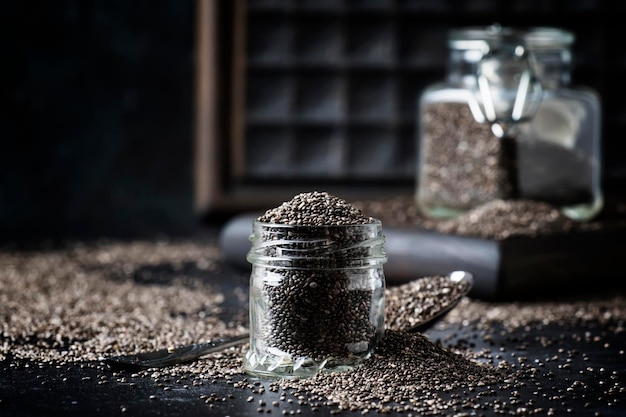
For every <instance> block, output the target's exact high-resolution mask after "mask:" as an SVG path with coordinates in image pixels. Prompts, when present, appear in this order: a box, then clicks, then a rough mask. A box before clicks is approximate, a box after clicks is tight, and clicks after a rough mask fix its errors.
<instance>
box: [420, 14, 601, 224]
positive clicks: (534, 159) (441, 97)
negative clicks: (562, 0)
mask: <svg viewBox="0 0 626 417" xmlns="http://www.w3.org/2000/svg"><path fill="white" fill-rule="evenodd" d="M573 42H574V35H573V34H572V33H571V32H568V31H564V30H561V29H557V28H547V27H537V28H530V29H525V30H518V29H515V30H514V29H511V28H503V27H500V26H492V27H487V28H461V29H456V30H452V31H450V33H449V37H448V46H449V65H448V73H447V78H446V80H445V82H442V83H438V84H434V85H431V86H429V87H428V88H427V89H426V90H424V92H423V93H422V95H421V97H420V102H419V126H420V127H419V134H418V139H419V163H418V170H417V176H418V178H417V180H418V181H417V192H416V200H417V203H418V206H419V207H420V209H421V210H422V212H424V213H425V214H426V215H428V216H430V217H436V218H449V217H455V216H457V215H459V214H461V213H463V212H465V211H467V210H469V209H472V208H475V207H477V206H480V205H482V204H484V203H487V202H489V201H492V200H497V199H504V200H509V199H525V200H535V201H543V202H547V203H550V204H552V205H554V206H555V207H558V208H559V209H560V210H561V211H562V212H563V213H564V214H565V215H567V216H569V217H570V218H572V219H575V220H580V221H584V220H589V219H591V218H592V217H594V216H595V215H596V214H597V213H598V212H599V211H600V209H601V208H602V204H603V199H602V192H601V187H600V171H601V157H600V150H601V148H600V146H601V144H600V140H601V138H600V123H601V104H600V100H599V98H598V95H597V94H596V93H595V92H594V91H593V90H591V89H589V88H583V87H572V86H570V78H571V76H570V75H571V62H572V52H571V46H572V43H573Z"/></svg>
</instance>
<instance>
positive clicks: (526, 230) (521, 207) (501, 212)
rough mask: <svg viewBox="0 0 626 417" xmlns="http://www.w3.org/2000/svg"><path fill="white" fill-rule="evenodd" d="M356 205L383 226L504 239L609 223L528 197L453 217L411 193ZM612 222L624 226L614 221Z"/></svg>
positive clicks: (600, 226)
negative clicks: (422, 205)
mask: <svg viewBox="0 0 626 417" xmlns="http://www.w3.org/2000/svg"><path fill="white" fill-rule="evenodd" d="M352 204H354V205H355V206H356V207H358V208H359V209H360V210H363V211H367V212H368V213H370V214H371V215H372V216H376V218H378V219H380V220H381V221H382V222H383V223H384V224H385V226H386V227H397V228H404V229H411V228H417V229H425V230H431V231H434V232H438V233H445V234H451V235H458V236H470V237H478V238H483V239H493V240H504V239H508V238H513V237H537V236H553V235H559V234H566V233H570V232H576V231H590V230H598V229H601V228H603V227H609V226H610V225H609V224H608V223H606V224H604V223H602V222H600V221H589V222H584V223H582V222H575V221H574V220H572V219H570V218H568V217H567V216H565V215H564V214H562V213H561V212H560V211H559V210H558V209H557V208H556V207H554V206H552V205H551V204H549V203H545V202H540V201H532V200H493V201H490V202H487V203H484V204H482V205H479V206H478V207H475V208H473V209H471V210H469V211H467V212H465V213H463V214H461V215H459V216H458V217H455V218H453V219H432V218H429V217H427V216H425V215H424V214H423V213H421V211H420V209H419V207H418V206H417V204H416V202H415V199H414V197H413V196H398V197H394V198H390V199H387V200H359V201H354V202H353V203H352ZM611 224H613V226H610V227H614V226H619V227H624V222H623V221H622V222H621V226H620V225H619V224H617V223H616V222H612V223H611Z"/></svg>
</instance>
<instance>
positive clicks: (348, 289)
mask: <svg viewBox="0 0 626 417" xmlns="http://www.w3.org/2000/svg"><path fill="white" fill-rule="evenodd" d="M250 241H251V249H250V251H249V253H248V256H247V259H248V261H249V262H250V263H251V264H252V271H251V275H250V349H249V350H248V352H246V355H245V358H244V369H245V370H246V372H247V373H249V374H252V375H256V376H263V377H280V378H288V377H308V376H312V375H315V374H316V373H318V372H319V371H321V370H332V371H340V370H345V369H350V368H353V367H354V366H357V365H358V364H360V363H362V362H363V361H364V360H365V359H367V358H368V357H369V356H370V355H371V353H372V352H373V350H374V348H375V346H376V344H377V343H378V341H379V340H380V338H381V337H382V334H383V332H384V313H385V304H384V302H385V276H384V272H383V264H384V263H385V262H386V261H387V255H386V254H385V252H384V248H383V246H384V236H383V234H382V225H381V223H380V222H379V221H376V222H374V223H368V224H357V225H345V226H294V225H283V224H268V223H262V222H259V221H258V220H256V221H255V222H254V224H253V232H252V235H251V236H250Z"/></svg>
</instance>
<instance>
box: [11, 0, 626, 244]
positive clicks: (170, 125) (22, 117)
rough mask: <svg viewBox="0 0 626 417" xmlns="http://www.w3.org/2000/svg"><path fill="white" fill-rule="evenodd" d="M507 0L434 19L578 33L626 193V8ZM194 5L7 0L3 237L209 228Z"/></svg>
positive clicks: (611, 170) (469, 5) (582, 61)
mask: <svg viewBox="0 0 626 417" xmlns="http://www.w3.org/2000/svg"><path fill="white" fill-rule="evenodd" d="M256 3H259V2H258V1H257V2H256ZM403 3H414V4H415V5H418V6H419V5H420V4H426V3H425V2H420V1H414V2H403ZM500 3H502V2H496V1H493V2H490V1H478V0H474V1H449V2H443V3H441V4H440V5H439V2H438V3H437V4H438V5H439V6H438V7H441V9H440V14H439V20H435V21H431V22H430V23H431V24H434V25H440V26H446V25H448V26H456V25H460V24H473V23H475V24H485V23H492V22H493V20H494V19H495V18H497V17H502V19H501V22H502V23H503V24H515V23H517V22H519V23H521V24H524V25H527V24H537V25H554V26H560V27H566V28H570V29H573V30H574V31H575V32H576V33H577V34H578V35H579V40H578V41H577V44H576V49H575V57H576V68H575V71H574V78H575V80H576V82H577V83H578V84H582V85H587V86H590V87H593V88H595V89H596V90H598V91H599V92H600V93H601V95H602V97H603V104H604V109H605V112H604V118H605V120H604V125H603V130H604V144H603V146H604V161H603V162H604V176H603V181H604V186H605V188H606V190H607V192H614V190H617V191H620V190H623V189H626V143H625V141H624V140H623V138H622V136H623V135H622V131H623V128H624V127H625V126H626V105H625V104H624V102H625V101H624V97H623V94H624V91H626V79H625V78H624V76H623V75H624V74H625V73H626V71H625V69H626V52H625V50H626V48H625V47H624V45H621V42H620V39H621V33H620V28H619V27H618V26H616V25H615V24H609V23H608V20H607V19H608V18H609V17H611V18H613V17H614V16H617V17H618V19H617V20H618V21H619V16H620V15H621V16H624V15H625V14H626V12H625V10H626V6H624V5H619V4H618V5H615V4H613V3H612V2H609V1H608V0H607V1H584V0H579V1H543V2H542V1H532V0H524V1H516V2H506V6H504V5H502V4H500ZM346 4H347V3H346ZM429 4H432V2H431V3H429ZM502 7H506V10H503V9H501V8H502ZM194 11H195V3H194V1H192V0H163V1H154V2H153V1H135V2H126V1H122V0H111V1H70V0H59V1H54V2H48V1H25V2H22V1H15V0H9V1H4V2H1V3H0V19H1V24H0V28H1V31H2V32H1V34H2V36H1V39H2V40H0V42H1V46H2V48H1V49H0V50H1V51H2V65H1V67H0V68H1V71H2V77H1V80H2V81H1V82H2V87H1V89H2V96H1V97H2V111H1V112H0V135H1V136H0V143H1V144H2V147H1V148H0V240H3V241H10V240H15V239H30V238H39V237H68V236H137V235H154V234H158V233H166V234H188V233H194V232H195V231H197V230H198V229H199V228H200V229H201V227H202V226H204V224H201V221H200V220H199V219H198V218H197V217H196V215H195V214H194V211H193V163H192V161H193V121H194V113H193V112H194V108H193V100H194V97H193V77H194V63H195V58H194V44H195V40H194V31H195V27H194V23H195V20H194ZM429 13H431V16H432V15H433V13H435V14H436V13H437V11H433V10H430V12H429ZM416 15H417V16H419V15H420V14H419V13H416ZM516 19H517V20H516ZM431 20H432V19H431ZM611 21H612V22H615V20H611ZM416 24H417V23H416ZM223 39H227V37H223ZM440 74H441V77H443V74H444V69H443V68H441V70H440ZM216 220H217V219H216ZM202 222H206V219H203V220H202Z"/></svg>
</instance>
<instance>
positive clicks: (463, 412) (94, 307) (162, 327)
mask: <svg viewBox="0 0 626 417" xmlns="http://www.w3.org/2000/svg"><path fill="white" fill-rule="evenodd" d="M0 265H1V266H2V267H1V268H0V317H2V318H3V320H2V322H1V323H0V372H3V375H6V374H11V373H13V372H21V371H20V369H24V368H25V367H28V368H26V370H25V371H24V372H29V373H31V374H32V375H33V381H41V382H40V384H41V386H42V387H46V385H48V386H50V385H52V384H57V385H61V384H72V385H70V386H71V387H72V388H74V387H76V388H77V392H80V391H81V385H80V384H89V385H99V386H102V388H101V389H103V390H107V389H109V388H108V387H109V386H114V387H116V389H118V390H123V389H125V388H127V389H128V390H136V391H133V392H137V395H145V400H146V401H153V400H154V401H160V402H163V403H165V401H166V399H167V396H168V395H170V394H169V393H172V392H179V393H180V392H190V393H192V394H191V395H192V396H194V397H193V398H192V399H189V400H188V401H192V402H193V401H196V402H198V403H200V404H201V405H203V406H206V407H209V408H213V407H215V408H216V410H225V409H220V408H219V407H232V404H229V403H230V402H234V401H239V400H237V399H236V398H241V400H240V401H243V402H246V399H247V398H248V399H249V400H248V402H249V403H251V404H252V406H253V407H257V408H258V410H259V413H268V412H269V411H268V410H271V415H285V414H289V415H291V414H294V413H298V412H302V413H305V412H312V411H315V410H320V411H323V412H326V410H328V409H329V408H330V411H328V413H330V414H341V413H343V414H347V415H356V414H365V413H368V412H369V413H381V414H385V413H391V412H397V413H401V414H402V415H406V416H411V415H413V416H417V415H424V416H426V415H428V416H444V415H456V416H471V415H494V414H497V415H501V414H502V415H516V416H530V415H574V414H575V413H576V412H580V411H585V412H586V413H587V414H588V415H598V416H601V415H607V414H611V411H613V415H615V414H616V413H617V414H619V412H620V411H622V410H623V407H624V404H623V398H624V393H626V384H625V382H624V381H625V379H626V374H625V371H624V369H625V368H624V367H623V366H622V365H621V364H624V363H625V361H626V352H625V350H624V346H623V340H624V334H625V332H626V297H624V295H623V294H619V293H613V294H608V295H602V294H590V295H586V296H584V297H579V298H568V299H559V300H550V301H548V300H546V301H542V302H515V303H510V302H506V303H502V302H500V303H495V302H485V301H478V300H474V299H471V298H464V299H463V300H462V301H461V303H460V304H459V306H458V307H457V308H455V309H454V310H452V311H451V312H450V313H449V314H448V315H447V316H446V317H445V318H444V319H443V321H442V322H440V323H439V324H438V325H437V326H436V327H435V328H434V329H433V330H432V331H431V332H429V333H427V334H426V335H425V336H424V335H420V334H413V333H406V332H402V331H396V330H392V329H389V330H387V331H386V332H385V335H384V336H383V338H382V340H381V341H380V342H379V344H378V346H377V349H376V350H375V352H374V354H373V355H372V357H370V359H368V360H367V361H365V362H364V363H363V364H362V365H361V366H359V367H358V368H356V369H354V370H351V371H346V372H341V373H324V374H320V375H317V376H315V377H314V378H311V379H302V380H280V381H273V382H267V381H263V380H257V379H252V378H249V377H248V376H247V375H246V374H245V372H244V370H243V352H244V349H245V347H244V346H239V347H233V348H230V349H227V350H225V351H222V352H218V353H214V354H211V355H209V356H207V357H206V358H203V359H201V360H198V361H196V362H194V363H192V364H187V365H181V366H176V367H172V368H165V369H152V370H142V371H138V372H128V371H118V370H114V369H110V368H108V367H107V366H105V365H104V364H102V363H101V362H99V360H98V358H99V357H100V356H108V355H117V354H131V353H133V352H137V351H145V350H150V349H157V348H162V347H164V346H175V345H179V344H185V343H192V342H197V341H199V340H203V339H211V338H216V337H220V336H229V335H237V334H241V333H244V332H246V331H247V328H248V327H247V326H248V323H247V320H248V315H247V309H246V301H247V300H246V290H245V289H246V288H247V281H246V280H247V278H248V274H242V275H241V276H235V275H232V276H231V275H230V274H229V276H228V278H229V279H231V280H233V281H232V282H236V283H237V285H236V286H235V287H236V288H237V290H236V291H235V292H234V293H232V292H229V293H224V292H223V291H221V290H220V289H219V288H218V287H216V286H214V285H213V284H212V283H211V282H210V280H207V278H208V277H212V276H213V275H214V274H219V273H220V270H221V269H222V267H223V264H222V261H221V260H220V252H219V250H218V249H217V246H216V244H215V242H211V241H208V242H207V241H199V240H196V241H169V240H160V241H137V242H133V243H127V242H117V241H101V242H98V243H93V244H92V243H89V244H87V243H81V242H74V243H68V244H67V245H66V246H65V247H63V248H57V249H52V248H45V247H44V248H41V249H34V250H31V251H18V250H14V249H7V248H4V249H0ZM161 271H164V272H161ZM418 282H419V281H418ZM434 282H436V280H435V281H434ZM239 284H241V285H239ZM406 285H407V286H406V287H403V288H400V289H398V288H397V287H388V288H387V290H386V297H387V298H389V299H391V298H392V295H391V294H393V293H394V292H396V291H398V292H402V291H411V288H412V290H415V288H416V287H417V286H413V285H410V284H406ZM400 287H402V286H400ZM422 290H425V291H426V292H428V291H433V292H434V293H436V292H437V291H439V290H438V289H437V288H432V289H431V290H428V288H422ZM422 290H420V291H422ZM416 296H417V295H416ZM229 300H232V301H235V304H236V305H237V308H238V309H237V310H235V311H231V313H234V316H233V315H232V314H230V313H229V314H225V313H226V312H228V311H229V310H228V309H229V307H228V306H227V304H228V301H229ZM387 314H388V316H387V320H388V322H389V323H393V322H394V319H393V318H391V317H390V315H391V314H392V313H390V312H389V311H387ZM599 357H604V358H606V359H602V360H599V359H598V358H599ZM598 361H600V363H602V364H603V366H606V369H605V368H602V367H599V366H596V365H595V364H597V363H598ZM611 366H612V368H611ZM43 368H48V369H54V370H57V371H55V372H57V373H56V374H55V375H58V379H55V380H50V381H47V380H45V379H44V378H43V377H42V378H39V373H42V374H43V373H44V371H43ZM85 372H87V373H86V374H85ZM35 376H37V379H35ZM145 380H148V381H150V382H152V383H153V384H154V386H155V387H156V388H155V390H154V391H147V392H146V390H145V389H144V388H141V387H142V386H145V384H143V383H142V381H145ZM37 384H39V382H37ZM224 386H227V387H229V388H228V392H229V393H232V394H233V395H232V396H231V395H230V394H224V388H223V387H224ZM218 387H221V388H218ZM40 388H41V387H40ZM20 389H22V388H20ZM35 389H37V388H35ZM44 389H46V390H47V389H49V387H46V388H44ZM187 390H189V391H187ZM6 395H11V394H7V393H6V392H0V404H1V405H2V407H10V404H11V397H10V396H9V397H7V396H6ZM233 396H234V397H233ZM149 397H150V398H149ZM35 400H36V399H34V401H35ZM177 401H178V400H177ZM248 402H246V404H247V403H248ZM177 404H178V405H177V406H180V402H179V403H177ZM222 404H225V405H222ZM583 405H584V410H583ZM576 407H579V408H576ZM120 409H128V412H132V407H130V406H129V405H128V404H124V403H120ZM229 410H230V409H229ZM298 410H300V411H298ZM228 412H232V410H231V411H225V413H228ZM224 415H226V414H224Z"/></svg>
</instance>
